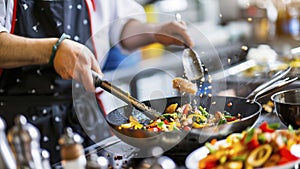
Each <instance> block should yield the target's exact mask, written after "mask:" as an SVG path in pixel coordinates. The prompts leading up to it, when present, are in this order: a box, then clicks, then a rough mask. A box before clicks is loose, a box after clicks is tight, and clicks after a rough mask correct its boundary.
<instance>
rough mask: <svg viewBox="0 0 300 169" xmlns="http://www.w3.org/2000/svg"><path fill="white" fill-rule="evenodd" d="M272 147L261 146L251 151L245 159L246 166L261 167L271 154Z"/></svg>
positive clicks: (268, 145) (267, 145)
mask: <svg viewBox="0 0 300 169" xmlns="http://www.w3.org/2000/svg"><path fill="white" fill-rule="evenodd" d="M272 150H273V149H272V146H271V145H270V144H264V145H261V146H259V147H257V148H255V149H254V150H252V151H251V152H250V154H249V156H248V158H247V164H248V165H251V166H253V167H259V166H261V165H263V164H264V163H265V162H266V161H267V160H268V159H269V157H270V156H271V154H272Z"/></svg>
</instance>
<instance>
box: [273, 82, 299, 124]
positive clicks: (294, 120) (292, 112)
mask: <svg viewBox="0 0 300 169" xmlns="http://www.w3.org/2000/svg"><path fill="white" fill-rule="evenodd" d="M271 100H272V101H273V102H274V105H275V111H276V113H277V115H278V117H279V119H280V120H281V121H282V123H284V124H285V125H286V126H289V125H291V126H292V127H293V128H294V129H298V128H300V88H299V89H290V90H284V91H280V92H277V93H275V94H273V95H272V96H271Z"/></svg>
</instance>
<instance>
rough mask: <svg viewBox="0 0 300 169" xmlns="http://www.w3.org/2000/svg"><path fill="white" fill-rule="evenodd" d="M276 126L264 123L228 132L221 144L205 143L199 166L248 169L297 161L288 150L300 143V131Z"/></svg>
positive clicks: (200, 167)
mask: <svg viewBox="0 0 300 169" xmlns="http://www.w3.org/2000/svg"><path fill="white" fill-rule="evenodd" d="M278 127H279V124H277V123H274V124H267V123H266V122H264V123H262V124H261V125H260V127H259V128H252V129H248V130H246V131H243V132H242V133H234V134H231V135H229V136H228V137H227V138H226V142H224V144H220V145H215V141H214V142H213V143H212V142H207V143H206V144H205V146H206V147H207V149H208V150H209V151H210V153H209V154H208V155H207V156H206V157H205V158H203V159H201V160H200V161H199V163H198V168H199V169H204V168H212V169H213V168H230V169H243V168H247V169H248V168H249V169H251V168H256V167H271V166H277V165H282V164H286V163H288V162H291V161H295V160H298V159H299V158H298V157H296V156H294V155H293V154H292V153H291V152H290V149H291V147H292V146H293V145H297V144H300V130H298V131H294V130H292V129H289V130H276V129H277V128H278Z"/></svg>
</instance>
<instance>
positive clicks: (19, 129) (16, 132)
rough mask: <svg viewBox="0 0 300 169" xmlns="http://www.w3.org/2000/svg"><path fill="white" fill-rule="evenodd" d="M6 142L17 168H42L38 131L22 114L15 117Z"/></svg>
mask: <svg viewBox="0 0 300 169" xmlns="http://www.w3.org/2000/svg"><path fill="white" fill-rule="evenodd" d="M7 138H8V142H9V143H10V146H11V149H12V151H13V153H14V155H15V158H16V163H17V169H42V168H43V165H42V159H41V155H40V151H41V149H40V132H39V131H38V129H37V128H36V127H35V126H33V125H32V124H30V123H27V119H26V118H25V116H23V115H19V116H17V117H16V118H15V126H13V127H12V128H11V129H10V130H9V131H8V135H7Z"/></svg>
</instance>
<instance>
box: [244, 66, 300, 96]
mask: <svg viewBox="0 0 300 169" xmlns="http://www.w3.org/2000/svg"><path fill="white" fill-rule="evenodd" d="M291 69H292V68H291V67H290V66H289V67H288V68H287V69H285V70H282V71H279V72H277V73H276V74H275V75H274V76H273V78H272V79H271V80H270V81H268V82H266V83H263V84H261V85H259V86H258V87H257V88H256V89H255V90H254V91H252V92H251V93H250V94H249V95H248V96H247V97H246V98H247V99H248V101H249V102H250V101H251V102H254V101H255V100H256V99H257V97H258V96H261V95H262V94H264V93H266V92H269V91H271V90H274V89H276V88H280V87H284V86H286V85H288V84H290V83H292V82H294V81H296V80H297V79H298V77H295V78H293V79H290V78H289V77H287V78H285V79H283V78H284V77H285V76H286V75H287V74H288V73H289V72H290V71H291Z"/></svg>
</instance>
